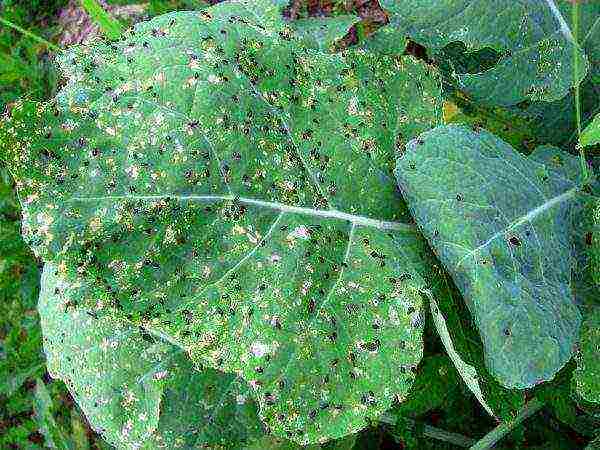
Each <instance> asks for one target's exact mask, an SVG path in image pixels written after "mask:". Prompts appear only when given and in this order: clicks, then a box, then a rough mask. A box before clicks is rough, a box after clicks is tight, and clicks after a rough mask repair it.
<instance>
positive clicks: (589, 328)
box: [573, 306, 600, 403]
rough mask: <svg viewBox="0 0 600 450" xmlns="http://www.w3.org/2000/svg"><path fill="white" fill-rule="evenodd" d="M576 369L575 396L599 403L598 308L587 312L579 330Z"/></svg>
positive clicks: (599, 331) (599, 339)
mask: <svg viewBox="0 0 600 450" xmlns="http://www.w3.org/2000/svg"><path fill="white" fill-rule="evenodd" d="M579 347H580V349H579V354H578V358H577V369H576V370H575V372H574V373H573V383H574V386H575V391H576V392H577V394H578V395H579V396H580V397H581V398H582V399H584V400H585V401H587V402H592V403H600V307H598V306H596V307H591V308H590V309H589V311H587V314H586V317H585V320H584V322H583V325H582V328H581V338H580V342H579Z"/></svg>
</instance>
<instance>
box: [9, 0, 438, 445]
mask: <svg viewBox="0 0 600 450" xmlns="http://www.w3.org/2000/svg"><path fill="white" fill-rule="evenodd" d="M281 3H283V2H281ZM280 6H281V5H279V4H276V3H274V2H270V1H266V0H261V1H259V2H249V1H235V2H227V3H224V4H221V5H217V6H215V7H212V8H209V9H207V10H204V11H201V12H190V13H175V14H170V15H165V16H161V17H158V18H156V19H154V20H152V21H150V22H147V23H143V24H140V25H138V26H137V27H136V30H135V32H134V33H133V34H131V35H130V36H129V37H127V38H126V39H125V40H124V41H122V42H118V43H113V44H105V43H97V44H96V45H94V46H92V47H82V48H79V49H78V50H76V51H74V52H71V53H69V54H68V55H67V56H66V57H65V58H63V61H62V68H63V71H64V73H65V74H66V75H67V77H68V80H67V84H66V86H65V88H64V89H63V90H62V91H61V92H60V93H59V95H58V96H57V98H56V100H55V101H53V102H50V103H49V104H47V105H41V106H40V107H38V108H36V109H32V108H31V105H29V106H28V105H27V104H23V105H21V106H17V107H15V108H14V110H13V120H12V121H10V122H9V124H8V125H6V126H5V129H4V131H3V134H4V136H5V138H6V141H7V142H12V143H13V144H12V145H11V146H10V148H9V152H10V153H11V155H12V159H13V165H12V170H13V172H14V175H15V177H16V179H17V182H18V185H19V193H20V197H21V200H22V204H23V208H24V214H23V223H24V235H25V237H26V239H27V240H28V241H29V242H30V244H31V245H32V247H33V248H34V249H35V251H36V252H37V254H38V255H40V256H41V257H42V258H43V259H44V260H46V261H51V262H53V263H54V264H55V265H56V266H57V267H58V270H59V272H60V273H61V276H68V277H72V278H73V279H79V278H81V279H84V280H86V281H87V282H89V283H92V284H93V285H94V289H95V297H94V299H93V301H90V299H89V297H86V298H83V297H82V298H79V299H74V300H73V302H74V303H75V304H76V305H83V306H85V307H87V308H91V309H92V310H93V311H94V312H95V313H96V314H98V315H100V316H104V315H107V314H108V315H109V316H111V317H113V318H115V319H117V318H118V319H119V320H124V321H127V322H128V323H135V324H136V326H139V327H142V328H144V329H145V330H147V332H149V333H150V332H151V333H154V334H159V335H160V336H162V338H163V339H164V340H167V341H169V342H171V343H173V344H174V345H176V346H178V347H181V348H183V349H185V351H186V353H187V354H188V355H189V356H190V357H191V359H192V360H193V361H194V362H195V363H198V364H200V365H201V366H210V367H212V368H216V369H219V370H222V371H225V372H230V373H235V374H237V375H238V376H239V377H241V378H243V379H244V380H246V381H247V382H248V383H249V384H250V386H251V387H252V389H253V393H254V396H255V398H256V399H257V402H258V404H259V406H260V415H261V418H262V419H263V420H264V422H265V423H266V425H267V426H268V427H269V429H270V430H271V431H272V432H273V433H274V434H276V435H279V436H282V437H286V438H290V439H293V440H296V441H298V442H300V443H303V444H304V443H310V442H316V441H321V440H326V439H328V438H336V437H341V436H344V435H346V434H349V433H352V432H355V431H358V430H360V429H362V428H364V427H365V426H367V424H368V419H369V418H374V417H377V416H378V415H379V414H380V413H381V412H383V411H385V410H386V409H387V408H389V406H390V405H391V404H392V402H393V401H394V399H396V398H400V399H402V398H404V397H405V396H406V393H407V391H408V389H409V388H410V386H411V383H412V380H413V379H414V377H415V374H414V370H415V368H416V366H417V364H418V362H419V361H420V359H421V355H422V345H423V344H422V337H421V335H422V327H423V311H422V304H421V291H423V290H424V289H426V281H425V280H426V279H427V276H428V272H429V266H428V263H427V261H426V259H425V257H426V256H427V254H428V249H427V245H426V243H425V242H424V240H422V239H421V238H420V237H419V234H418V232H417V231H416V229H415V228H414V227H413V226H412V225H410V224H405V223H403V220H409V219H408V217H409V216H408V212H407V210H406V208H405V207H404V206H403V202H402V199H401V196H400V195H399V193H398V190H397V187H396V184H395V182H394V178H393V167H394V163H395V152H396V148H402V147H403V146H404V143H405V142H406V141H407V140H408V139H410V138H412V137H414V136H416V135H418V134H419V133H420V132H422V131H425V130H427V129H429V128H431V127H432V126H435V125H436V124H437V123H439V121H440V82H439V79H438V77H437V75H436V74H435V73H433V72H432V69H430V68H429V67H427V66H425V65H424V64H422V63H420V62H418V61H416V60H414V59H412V58H410V57H396V56H391V55H378V54H374V53H368V52H366V51H364V50H360V49H356V50H347V51H345V52H344V53H340V54H327V53H323V52H321V51H319V50H316V49H314V45H313V44H312V41H311V42H309V43H308V44H306V45H305V43H306V39H304V40H296V39H295V38H293V36H292V35H291V34H290V29H289V28H288V27H287V25H286V24H285V22H284V21H283V20H282V19H281V14H280V12H281V9H280ZM309 41H310V40H309ZM32 124H33V125H32Z"/></svg>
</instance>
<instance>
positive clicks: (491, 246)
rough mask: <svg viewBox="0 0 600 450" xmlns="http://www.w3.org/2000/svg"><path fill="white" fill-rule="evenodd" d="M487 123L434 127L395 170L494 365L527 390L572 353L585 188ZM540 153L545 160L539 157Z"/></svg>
mask: <svg viewBox="0 0 600 450" xmlns="http://www.w3.org/2000/svg"><path fill="white" fill-rule="evenodd" d="M548 154H549V153H548V151H547V150H544V151H542V152H536V153H535V154H534V155H536V156H534V157H530V158H527V157H524V156H522V155H519V154H518V153H517V152H516V151H515V150H514V149H513V148H512V147H510V146H509V145H508V144H506V143H505V142H503V141H502V140H500V139H499V138H497V137H495V136H494V135H492V134H490V133H489V132H487V131H484V130H481V131H472V130H471V129H468V128H465V127H461V126H444V127H438V128H436V129H434V130H432V131H430V132H427V133H424V134H422V135H421V136H420V137H418V138H417V139H415V140H413V141H412V142H411V143H409V145H408V146H407V151H406V154H405V155H404V156H403V157H402V158H401V159H399V161H398V166H397V169H396V175H397V177H398V183H399V185H400V187H401V189H402V192H403V194H404V196H405V198H406V199H407V201H408V202H409V206H410V208H411V211H412V213H413V216H414V217H415V220H416V221H417V223H418V224H419V226H420V227H421V229H422V230H423V232H424V234H425V235H426V236H427V238H428V240H429V242H430V244H431V245H432V247H433V248H434V251H435V253H436V255H437V256H438V257H439V259H440V260H441V261H442V263H443V264H444V265H445V267H446V269H447V270H448V271H449V272H450V273H451V275H452V277H453V278H454V281H455V283H456V285H457V286H458V288H459V289H460V290H461V292H462V294H463V296H464V298H465V301H466V302H467V305H468V307H469V309H470V311H471V313H472V315H473V317H474V319H475V323H476V325H477V327H478V328H479V331H480V334H481V337H482V340H483V344H484V347H485V356H486V363H487V365H488V368H489V369H490V371H491V373H492V374H493V375H494V376H495V377H496V378H497V379H498V380H499V381H500V382H501V384H503V385H504V386H506V387H510V388H527V387H531V386H534V385H536V384H538V383H540V382H542V381H544V380H549V379H551V378H552V377H553V376H554V374H555V373H556V372H557V371H558V370H559V369H560V368H561V367H563V365H564V364H565V363H566V362H567V361H568V360H569V359H570V358H571V355H572V351H573V346H574V344H575V343H576V341H577V339H578V335H579V326H580V321H581V316H580V313H579V311H578V309H577V306H576V305H575V302H574V299H573V294H572V291H571V268H572V265H573V243H572V241H571V230H572V215H573V213H574V211H575V209H576V205H577V199H578V191H579V186H578V185H577V183H576V181H575V180H572V179H571V178H569V177H567V176H566V175H565V172H566V170H557V169H554V168H552V167H551V166H549V165H546V164H544V163H542V162H540V161H539V159H542V160H543V159H544V158H545V156H547V155H548ZM537 158H539V159H537Z"/></svg>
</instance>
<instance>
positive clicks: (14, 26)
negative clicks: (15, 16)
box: [0, 17, 62, 52]
mask: <svg viewBox="0 0 600 450" xmlns="http://www.w3.org/2000/svg"><path fill="white" fill-rule="evenodd" d="M0 23H1V24H3V25H6V26H7V27H9V28H12V29H13V30H16V31H18V32H19V33H21V34H23V35H25V36H27V37H29V38H31V39H33V40H34V41H36V42H39V43H40V44H44V45H46V46H47V47H48V48H50V49H52V50H54V51H55V52H62V48H60V47H58V46H57V45H54V44H53V43H52V42H48V41H47V40H46V39H44V38H41V37H39V36H38V35H36V34H34V33H32V32H31V31H27V30H26V29H24V28H21V27H20V26H19V25H17V24H15V23H12V22H11V21H10V20H7V19H4V18H3V17H0Z"/></svg>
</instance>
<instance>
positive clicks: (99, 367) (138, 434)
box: [39, 264, 262, 449]
mask: <svg viewBox="0 0 600 450" xmlns="http://www.w3.org/2000/svg"><path fill="white" fill-rule="evenodd" d="M87 295H94V290H92V289H88V287H87V286H82V285H81V282H75V283H73V282H68V281H67V280H66V279H65V278H64V277H61V276H60V275H59V274H58V272H57V269H56V267H55V266H52V265H50V264H46V266H45V268H44V272H43V274H42V291H41V294H40V303H39V312H40V317H41V323H42V329H43V332H44V337H45V340H44V348H45V351H46V355H47V359H48V370H49V372H50V373H51V375H52V376H53V377H56V378H60V379H62V380H63V381H64V382H65V383H66V384H67V386H68V388H69V390H70V391H71V393H72V395H73V397H74V398H75V400H76V401H77V403H78V404H79V406H80V407H81V409H82V410H83V412H84V413H85V414H86V417H87V418H88V421H89V423H90V425H91V426H92V428H93V429H94V430H95V431H97V432H98V433H100V434H102V436H103V437H104V438H105V439H106V440H107V441H108V442H110V443H111V444H112V445H115V446H116V447H118V448H144V449H146V448H148V449H150V448H165V447H166V448H198V447H199V446H219V445H224V446H231V447H230V448H232V447H237V446H238V445H242V444H243V443H245V442H247V441H248V440H250V439H254V438H255V437H258V436H260V435H261V434H262V433H261V427H260V422H259V420H258V416H257V411H256V408H255V406H254V404H253V402H252V400H251V395H250V393H249V389H248V387H247V386H246V385H245V384H243V383H241V382H240V381H239V380H238V379H237V378H236V377H235V376H232V375H225V374H222V373H220V372H217V371H215V370H212V369H200V370H196V369H194V368H193V367H192V365H191V364H190V362H189V361H188V360H187V358H186V357H185V356H184V355H183V352H182V350H181V349H179V348H178V347H174V346H172V345H171V344H165V343H164V342H162V341H161V340H160V339H159V338H157V337H156V336H153V335H151V334H149V333H148V332H147V331H145V330H144V329H142V328H139V327H134V326H131V325H129V324H127V323H125V322H123V321H122V320H118V319H114V318H111V317H102V318H98V316H97V313H96V312H95V311H94V310H90V309H85V308H82V307H74V306H73V302H74V300H75V299H80V298H81V296H87Z"/></svg>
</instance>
